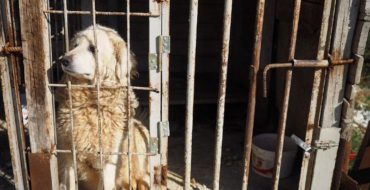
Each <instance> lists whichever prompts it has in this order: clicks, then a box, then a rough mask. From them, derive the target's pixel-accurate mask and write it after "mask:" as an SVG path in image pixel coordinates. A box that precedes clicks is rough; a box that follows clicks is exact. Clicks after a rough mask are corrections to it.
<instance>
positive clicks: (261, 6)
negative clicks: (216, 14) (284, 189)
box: [242, 0, 265, 190]
mask: <svg viewBox="0 0 370 190" xmlns="http://www.w3.org/2000/svg"><path fill="white" fill-rule="evenodd" d="M264 12H265V0H259V1H258V4H257V16H256V30H255V39H254V51H253V58H252V62H253V65H252V66H251V67H250V69H251V70H250V75H251V76H250V86H249V93H248V108H247V109H248V110H247V124H246V130H245V144H244V171H243V184H242V189H243V190H247V188H248V179H249V170H250V161H251V151H252V137H253V128H254V116H255V108H256V93H257V73H258V70H259V67H260V58H261V46H262V29H263V17H264Z"/></svg>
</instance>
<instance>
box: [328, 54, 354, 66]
mask: <svg viewBox="0 0 370 190" xmlns="http://www.w3.org/2000/svg"><path fill="white" fill-rule="evenodd" d="M328 58H329V61H330V64H331V65H333V66H335V65H346V64H352V63H353V62H354V61H355V60H354V59H342V60H336V59H333V57H332V56H331V55H330V54H329V56H328Z"/></svg>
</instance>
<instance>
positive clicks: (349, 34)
mask: <svg viewBox="0 0 370 190" xmlns="http://www.w3.org/2000/svg"><path fill="white" fill-rule="evenodd" d="M358 6H359V0H348V1H337V4H336V9H335V10H336V11H335V17H334V27H333V30H332V32H333V34H332V36H333V38H332V46H331V47H332V50H331V55H332V59H333V60H341V59H348V58H350V56H351V53H352V52H351V46H352V39H353V36H354V28H355V25H356V22H357V15H358ZM346 78H347V66H345V65H338V66H335V67H333V68H331V69H328V72H327V78H326V89H325V90H326V91H325V95H324V102H323V109H322V115H321V124H320V128H318V129H317V131H316V135H317V138H316V139H317V140H319V141H333V142H335V143H337V144H339V139H340V124H341V115H342V105H343V99H344V92H345V87H346ZM337 151H338V147H333V148H330V149H328V150H320V149H318V150H317V151H316V154H315V155H313V156H314V164H313V169H312V181H311V189H322V190H326V189H327V190H329V189H331V185H332V179H333V172H334V167H335V163H336V157H337Z"/></svg>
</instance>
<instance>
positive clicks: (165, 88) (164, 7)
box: [159, 1, 170, 189]
mask: <svg viewBox="0 0 370 190" xmlns="http://www.w3.org/2000/svg"><path fill="white" fill-rule="evenodd" d="M161 18H162V19H161V23H162V28H161V30H162V36H169V35H170V26H169V25H170V1H163V2H161ZM160 56H161V60H162V62H161V67H162V82H161V83H162V84H161V85H162V98H161V99H162V101H161V102H162V103H161V104H162V105H161V106H162V109H161V112H162V113H161V121H162V122H166V121H167V122H168V109H169V72H170V68H169V53H162V54H161V55H160ZM159 130H162V129H159ZM159 138H160V154H161V168H162V169H161V172H162V182H161V184H162V187H161V188H162V189H167V173H168V172H167V171H166V170H167V169H168V167H167V164H168V163H167V156H168V155H167V154H168V137H166V136H163V135H161V136H160V137H159Z"/></svg>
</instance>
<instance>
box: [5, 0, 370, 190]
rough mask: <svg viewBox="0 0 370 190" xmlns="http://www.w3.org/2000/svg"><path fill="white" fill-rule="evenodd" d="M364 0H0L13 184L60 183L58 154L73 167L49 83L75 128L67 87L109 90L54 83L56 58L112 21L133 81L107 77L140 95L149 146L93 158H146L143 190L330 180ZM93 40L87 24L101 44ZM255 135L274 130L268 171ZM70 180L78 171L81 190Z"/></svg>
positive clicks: (353, 75) (320, 184) (354, 69)
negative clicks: (258, 168)
mask: <svg viewBox="0 0 370 190" xmlns="http://www.w3.org/2000/svg"><path fill="white" fill-rule="evenodd" d="M368 4H369V2H367V1H360V0H350V1H336V0H325V1H319V0H295V1H288V0H273V1H265V0H253V1H242V0H234V1H232V0H225V1H221V0H202V1H198V0H191V1H190V2H188V1H171V2H170V1H169V0H149V1H142V0H139V1H130V0H126V1H118V0H111V1H107V2H104V1H95V0H91V1H88V0H83V1H72V0H63V1H60V0H41V1H35V2H34V1H30V0H21V1H14V0H5V1H2V2H1V3H0V6H1V7H0V8H1V19H0V28H1V30H0V31H1V36H0V37H1V38H0V40H1V41H0V48H2V49H1V55H0V56H1V57H0V63H1V77H2V78H1V81H2V85H3V93H2V95H3V97H2V98H3V100H4V113H5V118H6V125H7V127H6V128H7V133H8V139H9V140H8V141H9V149H10V153H11V161H12V171H13V174H12V175H13V179H10V181H12V182H13V183H14V184H15V187H16V188H17V189H59V183H60V180H61V179H60V176H59V175H58V170H61V168H60V166H59V167H58V162H60V157H61V155H64V154H67V155H69V156H70V157H71V158H72V160H73V164H72V165H73V171H71V172H73V173H74V175H76V176H78V173H79V172H80V171H79V170H78V169H77V166H76V165H78V161H77V160H76V159H77V158H76V155H78V154H80V151H79V150H77V149H76V148H75V145H73V144H72V145H71V148H70V149H68V150H67V149H61V148H59V147H58V142H60V139H59V140H58V138H59V137H58V135H57V132H56V131H57V127H58V121H57V115H58V113H57V112H58V111H57V110H58V107H59V106H60V105H59V103H58V102H57V101H56V99H57V98H58V97H56V96H57V95H58V94H57V90H58V89H66V90H67V92H66V94H65V95H66V97H67V99H68V98H69V99H70V100H71V102H70V110H72V111H71V114H70V115H71V120H72V121H71V124H70V127H71V130H72V131H73V127H75V126H74V125H75V124H74V122H73V118H74V113H73V112H74V111H73V109H74V106H73V103H72V99H73V98H72V95H73V93H72V92H73V89H77V88H86V89H94V90H96V92H97V95H96V101H97V102H98V103H97V104H98V106H97V110H99V109H100V108H99V101H100V99H101V98H102V97H101V96H100V95H99V93H101V91H103V90H104V89H105V88H108V87H106V86H104V85H101V84H99V82H98V83H96V84H84V85H79V84H74V83H73V81H72V82H69V83H68V82H65V83H62V82H60V80H61V77H62V75H63V71H62V68H61V65H60V59H61V58H62V57H63V55H64V54H65V53H66V52H67V51H68V50H70V49H72V48H73V47H72V45H71V44H70V40H71V39H72V38H73V35H74V34H76V33H77V32H78V31H81V30H83V29H85V28H86V27H88V26H90V25H92V26H93V30H94V31H95V30H96V28H97V27H98V26H97V25H98V24H100V25H103V26H107V27H110V28H113V29H114V30H116V31H117V32H118V33H119V34H120V36H121V37H123V38H124V40H125V41H126V43H127V49H128V51H127V52H129V50H132V52H134V53H135V57H136V59H137V61H138V66H137V70H138V73H139V77H138V78H136V79H132V80H129V79H128V80H127V81H126V82H127V83H125V84H121V85H120V86H115V87H116V88H118V89H123V90H125V89H127V91H129V90H133V91H135V94H136V96H137V97H138V100H139V104H140V107H139V108H138V109H137V110H136V116H135V117H134V116H133V117H132V118H131V117H130V113H129V115H128V118H130V119H128V121H125V122H127V126H130V125H129V123H130V120H135V118H140V120H142V122H143V123H144V124H145V125H146V126H147V128H148V130H149V136H148V141H147V142H146V143H147V144H146V146H147V150H148V152H145V153H144V152H132V151H130V145H128V147H129V148H128V150H129V151H127V152H104V151H103V150H102V149H99V150H98V151H96V152H93V153H91V152H90V154H94V156H96V157H97V158H99V162H100V164H101V165H104V163H103V162H104V159H103V157H104V156H107V155H108V157H109V156H110V157H113V156H117V155H119V156H127V158H128V159H129V160H128V163H129V169H128V173H129V174H128V175H129V176H130V175H131V173H132V172H133V171H132V169H131V166H130V162H131V158H133V157H135V156H137V155H139V154H141V156H145V157H146V158H147V159H148V160H149V163H148V167H149V174H150V181H149V184H148V187H149V188H150V189H182V188H183V189H208V188H212V189H240V188H241V189H271V188H273V189H330V188H338V187H339V183H340V178H341V177H340V175H341V173H340V171H341V170H340V169H341V168H340V167H341V163H342V162H343V161H344V157H345V155H343V149H344V148H345V144H346V142H347V140H348V138H349V135H348V134H349V133H348V131H349V127H348V123H349V119H350V117H351V112H352V107H353V101H352V100H353V98H354V94H355V93H356V92H355V89H356V86H357V84H358V83H359V75H360V74H361V68H362V64H363V57H362V55H363V54H364V47H365V44H366V40H367V35H368V31H369V23H368V11H369V10H368ZM96 38H97V37H96V33H95V34H94V39H95V42H92V43H93V44H95V45H96V43H97V41H96ZM97 51H98V52H101V51H106V50H105V49H98V50H97ZM127 55H128V56H130V55H129V54H127ZM95 59H96V60H99V58H98V57H95ZM130 64H132V63H131V61H130V60H129V59H127V65H130ZM98 65H99V64H98ZM98 70H99V67H98ZM127 70H129V69H127ZM128 73H130V72H128ZM128 75H130V74H128ZM98 76H99V75H98ZM129 78H130V77H129ZM109 88H112V87H109ZM128 94H129V93H128ZM23 96H25V97H26V98H24V97H23ZM68 96H69V97H68ZM22 99H26V101H22ZM22 104H25V105H27V111H28V121H27V122H28V123H27V124H26V123H25V120H23V118H22V114H23V113H22ZM127 105H129V104H127ZM127 110H131V108H130V106H128V107H127ZM99 112H100V111H97V113H98V115H97V116H96V117H97V118H98V120H100V119H99V118H100V114H101V113H99ZM99 122H100V121H98V123H99ZM122 122H123V121H122ZM98 127H99V129H98V131H100V132H99V133H98V134H96V135H97V136H99V138H100V139H101V138H102V137H101V136H102V126H101V124H99V126H98ZM128 131H129V132H128V138H129V139H130V138H131V136H130V134H131V133H132V130H131V133H130V129H128ZM263 133H275V134H277V135H278V140H277V144H276V145H274V146H276V150H275V159H274V160H275V163H274V164H273V167H272V168H271V170H270V171H269V172H271V175H272V178H271V179H268V178H264V177H261V176H258V175H257V174H256V173H254V172H252V170H253V166H252V165H251V160H252V139H253V137H254V136H255V135H258V134H263ZM291 135H293V136H294V137H296V138H295V139H297V140H296V141H297V144H298V145H300V147H301V148H299V151H298V153H297V155H296V156H297V158H296V159H295V161H294V163H293V166H294V167H293V172H292V174H291V175H290V176H289V177H287V178H284V179H280V173H281V167H282V166H281V163H282V159H283V154H284V146H283V145H284V136H291ZM70 136H71V137H72V136H73V135H70ZM73 138H74V137H72V139H73ZM72 141H73V140H72ZM100 141H101V140H100ZM100 141H99V144H101V142H100ZM129 141H130V140H129ZM129 144H130V143H129ZM99 146H101V145H99ZM81 154H83V152H82V153H81ZM100 170H103V169H100ZM100 170H99V171H100ZM100 173H101V175H102V176H101V179H103V178H104V172H103V173H102V172H100ZM100 173H99V175H100ZM129 178H130V180H129V181H130V184H128V188H129V189H131V188H132V185H133V184H131V178H132V177H129ZM78 181H79V180H78V179H75V180H73V183H75V187H74V188H76V189H78V188H79V186H81V185H80V183H79V182H78ZM80 188H82V189H83V187H80ZM72 189H73V188H72Z"/></svg>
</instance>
